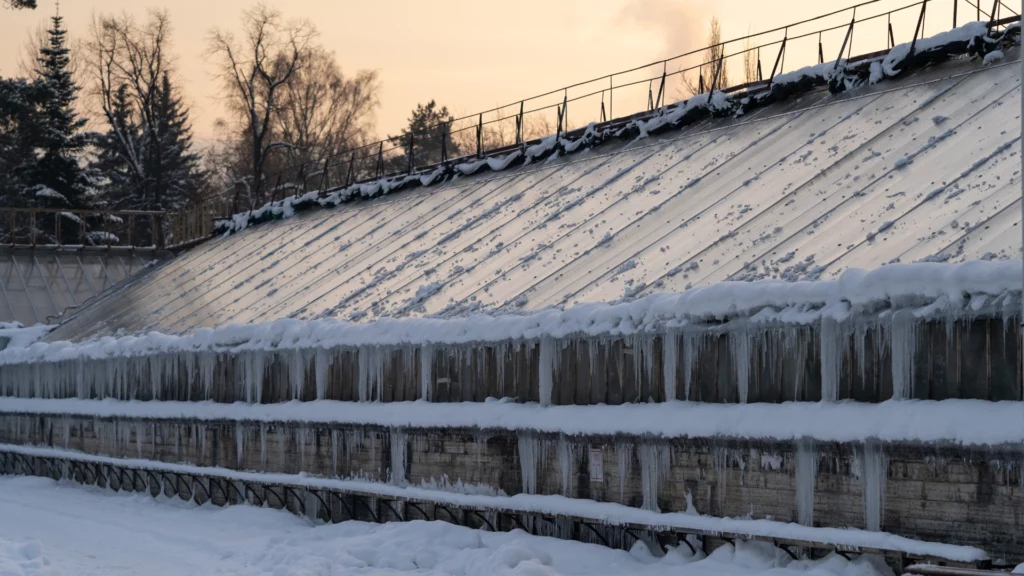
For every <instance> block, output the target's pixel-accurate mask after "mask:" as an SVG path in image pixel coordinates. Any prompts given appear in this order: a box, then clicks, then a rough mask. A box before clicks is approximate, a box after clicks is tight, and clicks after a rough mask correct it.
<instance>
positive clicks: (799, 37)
mask: <svg viewBox="0 0 1024 576" xmlns="http://www.w3.org/2000/svg"><path fill="white" fill-rule="evenodd" d="M893 1H895V0H893ZM983 1H984V0H978V1H977V2H976V1H974V0H918V1H916V2H913V3H910V4H902V5H899V6H897V7H894V8H892V9H889V10H877V8H878V6H882V5H885V4H892V3H893V2H887V1H886V0H868V1H865V2H861V3H859V4H855V5H852V6H849V7H846V8H843V9H840V10H835V11H832V12H829V13H827V14H822V15H819V16H815V17H813V18H808V19H805V20H801V21H799V22H795V23H792V24H788V25H786V26H782V27H778V28H774V29H771V30H767V31H764V32H757V33H754V34H748V35H746V36H741V37H739V38H734V39H731V40H727V41H724V42H721V43H719V44H716V45H713V46H707V47H703V48H700V49H697V50H692V51H689V52H686V53H684V54H680V55H677V56H673V57H671V58H666V59H663V60H658V61H655V62H651V63H649V64H644V65H642V66H637V67H634V68H630V69H628V70H622V71H618V72H614V73H611V74H607V75H604V76H601V77H598V78H594V79H591V80H586V81H583V82H577V83H575V84H570V85H568V86H564V87H562V88H559V89H556V90H551V91H548V92H545V93H543V94H539V95H536V96H531V97H529V98H524V99H522V100H518V101H515V102H512V103H510V104H506V105H503V106H497V107H494V108H490V109H488V110H485V111H483V112H478V113H475V114H471V115H467V116H462V117H459V118H455V119H453V120H452V121H451V122H446V123H443V124H437V125H434V126H430V127H428V128H426V129H424V130H420V131H417V132H412V133H410V132H405V133H403V134H402V135H401V136H398V137H393V138H387V139H383V140H379V141H377V142H373V143H370V144H365V145H361V146H357V147H354V148H350V149H346V150H343V151H340V152H336V153H332V154H329V155H327V156H326V157H321V158H317V159H313V160H307V161H300V162H297V163H294V164H291V165H288V166H286V167H283V168H280V169H276V170H271V171H268V172H267V173H265V174H264V176H263V181H262V182H260V183H258V185H254V184H253V183H251V182H249V183H246V184H245V187H246V193H244V194H242V193H240V191H235V192H234V198H235V200H234V201H233V204H232V206H231V210H230V211H231V212H232V213H237V212H242V211H246V210H251V209H253V208H254V207H258V206H260V205H262V204H264V203H266V202H267V201H274V200H279V199H282V198H284V197H287V196H289V195H294V196H299V195H302V194H304V193H306V192H307V191H310V190H328V189H333V188H338V187H342V186H349V185H352V184H354V183H359V182H366V181H371V180H375V179H379V178H382V177H385V176H391V175H401V174H406V173H407V174H412V173H415V172H420V171H424V170H426V169H430V168H433V167H436V166H438V165H442V164H446V163H449V162H452V161H453V160H454V159H456V158H467V159H469V158H483V157H485V156H488V155H491V154H496V153H504V152H508V151H512V150H515V149H517V148H522V147H525V146H526V145H527V144H529V143H533V142H538V141H539V140H540V138H542V137H545V136H550V135H555V136H556V137H557V136H561V135H564V134H566V133H567V132H569V131H571V130H573V129H574V127H578V126H582V125H585V124H588V123H591V122H594V123H608V122H614V119H615V118H620V119H622V118H629V117H631V116H635V115H637V114H644V113H651V112H653V111H655V110H657V109H659V108H661V107H663V106H665V105H666V104H667V103H668V102H669V101H670V99H672V98H673V94H670V92H672V91H674V93H675V94H674V96H676V97H675V98H674V99H675V100H681V99H683V97H684V96H685V95H687V93H686V92H685V91H684V90H683V88H682V82H681V81H680V79H681V78H685V77H689V75H695V76H696V78H695V79H693V81H692V84H693V86H694V87H695V89H696V92H697V93H704V92H714V91H716V90H719V91H724V92H733V91H737V90H744V89H747V90H750V89H755V88H760V87H765V86H767V87H770V86H771V83H772V81H773V80H774V79H775V78H776V77H778V76H779V75H780V74H783V73H785V72H786V71H787V70H789V71H793V70H796V69H798V68H801V67H804V66H807V65H811V64H821V63H824V62H826V61H833V60H839V59H844V58H845V59H847V60H849V61H855V60H858V59H861V58H864V57H869V56H876V55H877V54H878V53H880V52H882V51H885V50H888V49H891V48H892V47H893V46H895V45H896V44H898V43H900V42H901V41H902V42H911V43H913V42H916V41H917V40H918V39H920V38H924V37H927V36H928V35H931V34H934V33H937V32H939V31H944V30H948V29H949V27H948V24H951V25H952V27H954V28H955V27H957V26H959V25H963V24H965V23H966V22H967V21H968V19H971V20H977V21H984V22H987V23H989V25H990V26H996V25H1004V24H1006V22H1008V21H1016V20H1018V19H1019V16H1018V14H1017V13H1016V12H1015V11H1014V10H1013V9H1012V8H1011V7H1010V6H1008V5H1007V4H1006V3H1005V1H1004V0H994V1H993V4H992V6H991V8H990V9H988V10H985V9H984V8H983V7H982V6H981V2H983ZM929 15H930V16H931V20H930V21H929ZM939 16H942V19H941V21H940V24H939V25H938V26H936V25H935V24H934V22H935V21H936V20H937V18H938V17H939ZM972 17H973V18H972ZM946 18H950V19H949V20H946ZM965 18H966V19H965ZM930 23H931V24H932V25H931V29H928V26H929V24H930ZM897 31H898V33H897ZM855 41H856V45H857V48H858V49H859V50H860V52H859V54H861V56H860V57H854V56H853V54H854V52H853V50H854V44H855ZM711 49H719V50H720V54H721V56H720V58H719V60H718V62H708V61H706V60H707V58H706V55H707V54H708V53H709V50H711ZM844 55H845V56H844ZM737 62H738V63H739V64H740V65H741V66H742V68H741V69H742V70H744V77H743V80H744V82H742V83H740V84H738V85H733V86H731V87H729V86H728V84H729V83H728V80H730V79H729V78H719V77H718V76H719V75H718V73H717V71H718V70H722V69H723V67H724V68H732V69H733V70H735V69H736V66H737ZM769 65H770V68H769ZM709 70H711V71H715V72H713V74H708V73H707V72H708V71H709ZM748 70H749V72H748ZM708 77H710V81H709V82H705V78H708ZM570 111H571V112H572V116H571V119H570ZM616 113H619V114H620V115H619V116H618V117H616ZM252 190H255V192H251V191H252Z"/></svg>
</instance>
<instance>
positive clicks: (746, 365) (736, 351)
mask: <svg viewBox="0 0 1024 576" xmlns="http://www.w3.org/2000/svg"><path fill="white" fill-rule="evenodd" d="M736 322H737V326H736V328H734V329H733V330H731V331H729V351H730V352H731V354H732V359H731V360H732V365H733V370H734V371H735V373H736V392H737V396H738V398H739V402H740V404H746V403H747V396H748V393H749V391H750V336H749V335H748V334H747V322H746V320H737V321H736Z"/></svg>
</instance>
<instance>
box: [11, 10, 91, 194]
mask: <svg viewBox="0 0 1024 576" xmlns="http://www.w3.org/2000/svg"><path fill="white" fill-rule="evenodd" d="M52 22H53V26H52V27H51V28H50V30H48V31H47V34H48V36H49V44H48V45H47V46H44V47H42V48H40V50H39V58H38V62H39V66H40V77H39V81H40V82H41V83H42V85H43V86H44V88H45V90H46V99H45V101H44V103H43V106H42V117H41V119H40V128H41V130H39V133H38V134H36V135H35V140H36V142H35V148H36V150H37V152H36V155H37V159H36V160H35V162H34V163H33V165H32V166H31V167H30V168H29V170H28V174H26V177H25V183H26V185H27V188H26V190H25V192H26V194H27V195H29V196H32V197H34V198H35V199H36V204H37V205H42V206H71V207H76V208H80V207H83V206H84V205H85V204H86V202H87V199H86V191H87V189H88V187H89V179H88V178H87V176H86V172H85V170H84V169H83V168H82V167H81V166H80V165H79V163H78V156H79V154H81V152H82V150H83V149H84V148H85V145H86V136H85V134H83V133H82V132H81V129H82V127H83V126H84V125H85V119H80V118H78V116H77V114H75V112H74V110H73V104H74V102H75V100H76V99H77V97H78V90H79V88H78V86H76V85H75V82H74V80H73V79H72V78H71V71H70V70H69V64H70V57H69V50H68V47H67V31H66V30H64V28H63V18H62V17H61V16H60V15H59V14H58V15H56V16H54V17H53V18H52Z"/></svg>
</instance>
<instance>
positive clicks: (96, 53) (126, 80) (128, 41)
mask: <svg viewBox="0 0 1024 576" xmlns="http://www.w3.org/2000/svg"><path fill="white" fill-rule="evenodd" d="M169 35H170V20H169V17H168V15H167V12H166V11H160V10H153V11H150V13H149V19H148V20H147V21H146V23H145V24H143V25H141V26H140V25H138V24H137V23H136V22H135V20H134V19H133V18H132V17H131V16H129V15H128V14H122V15H121V16H99V17H97V18H95V19H94V21H93V26H92V38H91V39H90V41H89V42H88V45H87V47H88V53H89V54H90V62H89V65H90V68H91V71H92V75H93V86H92V90H91V92H92V96H93V97H94V98H95V99H96V100H97V101H98V104H99V109H100V110H102V113H103V118H104V120H105V121H106V124H107V126H108V128H109V134H110V137H111V143H112V144H113V145H115V146H116V148H117V150H118V155H119V156H120V158H121V159H122V160H123V165H124V166H125V167H126V168H127V171H128V175H127V177H128V179H129V180H130V181H131V191H132V192H134V193H137V194H139V195H141V196H143V197H144V196H145V195H146V189H147V188H148V187H150V185H152V189H153V190H154V191H155V196H156V197H155V203H156V205H157V206H159V205H161V202H162V198H161V197H160V195H161V191H162V190H163V188H164V186H163V182H159V181H158V182H152V181H151V178H152V177H156V178H157V179H159V178H160V175H159V174H149V173H147V158H146V155H147V154H154V155H156V156H160V154H161V151H160V150H159V147H160V144H161V138H160V134H159V132H160V118H159V115H158V111H157V109H158V106H157V104H158V102H159V100H160V94H161V87H162V83H163V78H164V75H165V74H168V73H170V71H171V63H170V61H169V60H170V58H169V57H168V55H167V52H166V47H167V43H168V37H169ZM129 111H130V112H129ZM126 115H130V118H128V117H126ZM135 128H138V130H141V131H143V132H144V133H145V135H146V139H145V141H146V142H147V143H148V144H149V145H151V146H153V147H155V148H156V149H154V150H144V149H143V146H142V139H140V138H139V136H138V135H137V134H134V133H133V132H134V131H135Z"/></svg>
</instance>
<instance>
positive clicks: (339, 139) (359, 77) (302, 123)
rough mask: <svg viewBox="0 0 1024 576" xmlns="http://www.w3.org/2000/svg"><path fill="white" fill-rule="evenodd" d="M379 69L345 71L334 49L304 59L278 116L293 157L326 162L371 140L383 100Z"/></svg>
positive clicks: (295, 160)
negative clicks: (352, 73)
mask: <svg viewBox="0 0 1024 576" xmlns="http://www.w3.org/2000/svg"><path fill="white" fill-rule="evenodd" d="M378 91H379V84H378V80H377V73H376V72H375V71H359V72H357V73H356V74H355V76H352V77H348V76H345V75H344V74H342V72H341V68H340V67H339V66H338V63H337V61H336V60H335V57H334V54H333V53H331V52H328V51H327V50H325V49H324V48H322V47H319V46H315V47H312V48H310V49H309V52H308V54H307V56H306V58H305V63H304V65H303V66H302V67H301V68H299V69H298V70H297V71H296V72H295V73H294V74H293V76H292V78H291V79H290V80H289V81H288V82H286V83H285V84H284V85H283V86H282V92H281V96H280V99H279V105H278V106H277V108H276V112H275V118H274V119H273V120H276V127H277V133H278V134H279V138H280V140H282V141H284V142H288V143H290V144H292V145H293V146H294V147H293V148H289V149H288V151H289V154H288V156H289V162H290V163H293V164H294V163H307V162H321V161H323V160H324V159H326V158H329V157H331V156H334V155H335V154H338V153H340V152H343V151H345V150H348V149H352V148H355V147H357V146H360V145H362V144H365V143H367V142H369V141H370V139H371V133H372V131H373V121H374V118H373V114H374V112H375V110H376V108H377V106H378V105H379V100H378V98H377V94H378Z"/></svg>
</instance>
